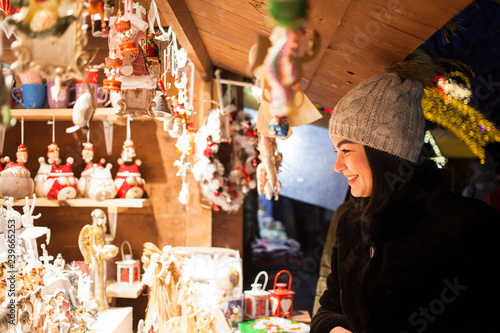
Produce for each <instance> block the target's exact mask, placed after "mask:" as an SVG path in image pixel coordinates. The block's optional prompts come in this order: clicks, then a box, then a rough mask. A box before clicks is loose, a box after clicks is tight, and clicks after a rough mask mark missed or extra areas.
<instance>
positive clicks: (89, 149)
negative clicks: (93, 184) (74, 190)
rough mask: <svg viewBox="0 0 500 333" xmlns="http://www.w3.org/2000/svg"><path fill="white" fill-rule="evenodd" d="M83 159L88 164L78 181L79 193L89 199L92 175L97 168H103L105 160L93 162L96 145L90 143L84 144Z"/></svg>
mask: <svg viewBox="0 0 500 333" xmlns="http://www.w3.org/2000/svg"><path fill="white" fill-rule="evenodd" d="M82 158H83V160H84V161H85V163H87V164H86V165H85V170H83V171H82V173H81V174H80V179H79V180H78V193H80V195H81V196H82V197H85V198H88V197H89V195H88V192H89V188H90V181H91V179H92V174H93V173H94V171H95V167H101V168H102V166H103V164H104V163H105V160H104V159H103V158H102V159H101V160H100V161H99V163H94V162H92V159H93V158H94V145H93V144H92V143H91V142H90V141H87V142H84V143H83V149H82Z"/></svg>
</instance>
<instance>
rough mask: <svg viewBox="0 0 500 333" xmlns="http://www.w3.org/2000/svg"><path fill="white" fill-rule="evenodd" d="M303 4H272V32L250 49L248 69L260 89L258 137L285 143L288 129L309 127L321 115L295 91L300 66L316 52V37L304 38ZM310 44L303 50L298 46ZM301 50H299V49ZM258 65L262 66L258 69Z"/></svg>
mask: <svg viewBox="0 0 500 333" xmlns="http://www.w3.org/2000/svg"><path fill="white" fill-rule="evenodd" d="M306 9H307V6H306V1H305V0H274V1H270V3H269V12H270V15H271V17H272V18H273V19H274V25H275V26H274V28H273V32H272V34H271V37H270V38H269V40H267V39H265V38H260V39H259V42H258V44H256V45H255V46H254V47H252V49H251V51H250V54H249V57H250V64H251V65H250V67H251V70H252V71H253V73H254V74H255V76H256V79H257V82H258V88H262V102H261V105H260V108H259V114H258V119H257V127H258V129H259V132H260V133H261V134H262V135H265V136H269V137H277V138H281V139H286V138H288V137H289V136H290V135H291V134H292V130H291V127H295V126H300V125H305V124H309V123H311V122H314V121H316V120H318V119H320V118H321V114H320V113H319V112H318V110H317V109H316V107H315V106H314V105H313V104H312V103H311V101H310V100H309V99H308V98H307V96H306V95H305V94H304V92H303V91H302V90H301V89H300V88H299V80H300V79H301V77H302V74H301V72H302V63H303V62H306V61H309V60H311V59H312V58H313V57H314V56H315V55H316V54H317V53H318V50H319V44H320V38H319V34H318V33H317V32H316V31H314V32H313V33H312V35H313V37H312V39H310V38H306V30H305V27H306V17H307V12H306ZM306 41H307V42H310V44H309V45H308V46H307V47H303V46H302V45H301V44H303V43H304V42H306ZM301 46H302V47H301ZM261 64H262V66H261Z"/></svg>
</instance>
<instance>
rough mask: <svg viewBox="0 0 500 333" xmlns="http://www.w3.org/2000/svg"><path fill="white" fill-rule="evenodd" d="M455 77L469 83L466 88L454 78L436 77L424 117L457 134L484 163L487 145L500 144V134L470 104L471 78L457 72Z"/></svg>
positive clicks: (424, 103) (427, 94) (426, 98)
mask: <svg viewBox="0 0 500 333" xmlns="http://www.w3.org/2000/svg"><path fill="white" fill-rule="evenodd" d="M451 76H456V77H460V78H461V79H462V80H463V81H464V82H465V87H464V85H462V84H458V83H456V81H454V80H452V79H445V78H444V77H442V76H438V77H436V80H435V81H436V86H435V87H432V88H425V90H424V97H423V98H422V109H423V112H424V116H425V118H426V119H427V120H429V121H432V122H434V123H436V124H438V125H441V126H443V127H445V128H447V129H449V130H450V131H451V132H453V133H454V134H455V135H456V136H457V137H458V138H459V139H460V140H462V141H463V142H465V144H466V145H467V146H468V147H469V148H470V149H471V151H472V153H473V154H474V155H476V156H477V157H478V158H479V159H480V160H481V163H484V160H485V157H486V155H485V152H484V146H486V144H488V143H489V142H497V141H500V131H499V130H498V129H497V128H496V127H495V125H494V124H493V123H492V122H490V121H488V120H487V119H486V118H485V117H484V116H483V115H482V114H481V113H480V112H479V111H477V110H475V109H474V108H473V107H471V106H469V105H468V104H467V103H468V102H469V101H470V96H471V94H470V83H469V80H468V79H467V77H466V76H465V75H463V74H462V73H460V72H453V73H451Z"/></svg>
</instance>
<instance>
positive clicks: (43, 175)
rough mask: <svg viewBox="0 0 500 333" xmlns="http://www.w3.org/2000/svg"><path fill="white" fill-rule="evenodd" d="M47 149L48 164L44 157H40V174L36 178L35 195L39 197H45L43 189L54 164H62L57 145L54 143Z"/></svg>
mask: <svg viewBox="0 0 500 333" xmlns="http://www.w3.org/2000/svg"><path fill="white" fill-rule="evenodd" d="M47 148H48V150H47V159H48V163H46V162H45V158H44V157H43V156H40V157H39V158H38V163H40V167H39V168H38V172H37V174H36V176H35V193H36V195H37V197H45V192H44V189H43V187H44V184H45V181H46V180H47V177H48V176H49V173H50V171H51V170H52V164H53V163H55V164H56V165H59V164H61V159H60V158H59V147H58V146H57V143H55V142H53V143H51V144H50V145H48V146H47Z"/></svg>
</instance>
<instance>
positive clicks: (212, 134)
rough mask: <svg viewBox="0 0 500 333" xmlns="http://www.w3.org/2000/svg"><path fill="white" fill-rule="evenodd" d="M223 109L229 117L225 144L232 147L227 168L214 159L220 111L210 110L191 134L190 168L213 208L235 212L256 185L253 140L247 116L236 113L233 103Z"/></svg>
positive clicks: (254, 140)
mask: <svg viewBox="0 0 500 333" xmlns="http://www.w3.org/2000/svg"><path fill="white" fill-rule="evenodd" d="M225 112H226V113H228V114H231V116H233V121H232V122H231V129H232V136H231V138H230V139H231V141H230V143H229V144H230V145H231V146H232V147H233V154H232V156H231V162H230V166H229V167H230V169H229V170H226V167H225V166H224V165H223V164H222V163H221V162H220V160H219V158H218V151H219V147H220V145H221V144H222V143H221V113H222V112H221V111H220V110H219V109H214V110H212V111H211V112H210V114H209V115H208V117H207V118H206V121H205V124H204V125H203V126H202V127H200V128H199V129H198V131H197V132H196V134H195V138H194V143H195V164H194V166H193V170H192V171H193V175H194V177H195V179H196V180H197V181H199V182H200V185H201V192H202V193H203V195H204V196H205V197H206V198H207V199H208V200H209V201H210V203H212V204H213V206H214V209H215V210H218V209H222V210H224V211H228V212H235V211H237V210H238V209H239V208H240V206H241V204H242V203H243V200H244V198H245V195H246V194H247V192H248V191H249V190H250V189H253V188H255V187H256V179H255V177H256V176H255V168H256V165H257V163H256V162H257V151H256V144H257V140H256V133H255V131H254V129H253V127H252V126H251V123H250V116H249V115H247V114H245V113H243V112H236V107H235V106H234V105H229V106H227V107H226V110H225Z"/></svg>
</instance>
